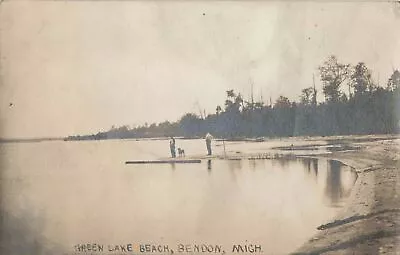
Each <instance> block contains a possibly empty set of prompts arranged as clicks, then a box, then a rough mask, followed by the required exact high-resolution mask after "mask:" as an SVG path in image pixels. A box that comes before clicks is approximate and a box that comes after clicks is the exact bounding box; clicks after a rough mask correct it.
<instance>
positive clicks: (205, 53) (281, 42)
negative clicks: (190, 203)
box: [0, 1, 400, 137]
mask: <svg viewBox="0 0 400 255" xmlns="http://www.w3.org/2000/svg"><path fill="white" fill-rule="evenodd" d="M0 29H1V30H0V52H1V62H0V64H1V69H0V72H1V73H0V74H1V76H0V77H1V87H0V98H1V100H0V123H1V124H2V125H1V130H0V137H36V136H65V135H72V134H87V133H94V132H97V131H101V130H107V129H109V128H110V127H111V126H112V125H116V126H119V125H124V124H127V125H130V126H134V125H138V124H143V123H145V122H148V123H151V122H160V121H164V120H171V121H175V120H177V119H179V117H180V116H182V114H183V113H185V112H195V113H198V108H202V109H205V110H206V112H207V113H213V112H215V108H216V106H217V105H218V104H220V105H221V106H223V102H224V99H225V91H226V90H227V89H235V90H236V91H239V92H241V93H242V94H243V95H244V96H245V97H248V96H249V95H250V88H251V85H250V84H251V83H254V92H255V95H256V97H257V98H259V97H261V95H262V96H263V98H264V100H265V101H269V98H270V97H271V98H272V100H273V101H274V100H275V99H276V98H277V97H278V96H279V95H285V96H288V97H289V99H291V100H297V99H298V96H299V95H300V92H301V90H302V89H303V88H305V87H308V86H311V85H312V76H313V74H315V77H316V85H317V89H321V85H320V81H319V76H318V72H317V67H318V65H320V64H321V63H323V61H324V60H325V59H326V58H327V57H328V56H329V55H330V54H335V55H336V56H337V57H338V59H339V61H341V62H344V63H351V64H356V63H357V62H359V61H363V62H365V63H366V64H367V65H368V66H369V67H370V68H371V69H373V71H374V73H373V77H374V78H375V80H378V78H379V82H380V84H381V85H383V84H384V83H386V81H387V78H388V76H389V75H390V74H391V73H392V71H393V68H400V7H399V6H398V4H397V5H396V4H395V3H390V2H389V3H371V2H363V3H354V2H353V3H324V4H323V3H316V2H313V1H309V2H302V3H295V2H283V3H278V2H261V1H256V2H240V1H235V2H227V1H223V2H210V1H197V2H195V1H192V2H182V1H176V2H161V1H155V2H139V1H134V2H133V1H132V2H131V1H100V2H94V1H83V2H78V1H70V2H68V1H59V2H55V1H41V2H22V1H5V2H3V3H2V4H1V6H0ZM320 96H321V97H320V99H321V100H322V99H323V97H322V95H321V93H320ZM196 102H197V103H196ZM10 103H12V105H10Z"/></svg>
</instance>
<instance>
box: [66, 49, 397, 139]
mask: <svg viewBox="0 0 400 255" xmlns="http://www.w3.org/2000/svg"><path fill="white" fill-rule="evenodd" d="M318 70H319V78H320V80H321V82H322V91H320V92H319V91H317V90H316V89H315V85H314V86H310V87H308V88H304V89H303V90H302V92H301V95H300V96H299V100H298V101H297V102H291V101H290V100H289V99H288V98H287V97H285V96H280V97H279V98H277V99H276V101H275V102H274V103H272V102H270V103H269V104H265V103H264V102H263V101H261V100H257V101H255V100H254V98H253V96H252V97H251V98H250V99H248V100H246V99H244V98H243V96H242V95H241V94H240V93H235V91H234V90H228V91H226V100H225V102H224V104H223V105H218V106H216V108H215V113H214V114H209V115H207V116H202V115H197V114H194V113H187V114H185V115H184V116H182V118H181V119H180V120H178V121H176V122H169V121H166V122H162V123H159V124H155V123H154V124H151V125H147V124H146V125H144V126H138V127H135V128H132V129H131V128H129V127H128V126H122V127H118V128H115V127H113V128H111V129H110V130H109V131H107V132H99V133H97V134H93V135H86V136H70V137H68V138H67V140H82V139H117V138H143V137H165V136H176V137H201V136H204V135H205V134H206V133H207V132H210V133H211V134H213V135H214V136H216V137H224V138H228V139H238V138H245V137H284V136H313V135H323V136H327V135H350V134H387V133H398V132H399V130H400V119H399V117H400V116H399V114H400V72H399V71H398V70H393V73H392V74H391V76H390V77H388V79H387V82H386V84H384V86H379V85H378V84H376V82H375V81H374V80H373V79H372V77H371V74H372V71H371V70H370V69H369V68H368V67H367V66H366V64H365V63H363V62H360V63H357V64H356V65H350V64H343V63H340V62H339V61H338V59H337V58H336V57H335V56H330V57H329V58H328V59H327V60H326V61H325V62H324V63H323V64H322V65H321V66H319V67H318ZM344 91H345V92H344ZM317 93H323V95H324V98H325V100H324V101H323V102H317Z"/></svg>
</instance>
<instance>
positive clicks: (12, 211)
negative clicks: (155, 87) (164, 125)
mask: <svg viewBox="0 0 400 255" xmlns="http://www.w3.org/2000/svg"><path fill="white" fill-rule="evenodd" d="M177 145H178V147H179V146H181V147H183V148H184V149H185V151H186V154H187V156H190V155H198V154H204V153H205V145H204V142H203V141H201V140H185V141H181V140H177ZM276 145H279V142H274V143H268V142H265V143H227V144H226V150H227V151H229V152H230V151H238V150H240V151H242V152H247V151H257V150H263V149H268V148H270V147H272V146H276ZM0 149H1V150H0V153H1V154H0V155H1V162H2V167H1V180H2V201H1V203H2V213H3V225H2V228H1V231H2V233H1V234H2V239H3V240H2V241H3V246H5V247H6V248H3V249H6V251H7V252H8V254H21V253H25V254H46V252H47V253H48V254H72V253H73V252H74V245H76V244H82V243H93V242H95V243H100V244H104V245H108V244H126V243H133V244H139V243H150V244H151V243H153V244H168V245H169V247H171V248H175V247H176V245H177V244H179V243H182V244H202V243H208V244H221V245H223V247H224V248H225V250H226V252H227V253H228V254H229V253H230V251H231V248H232V244H236V243H237V244H245V243H247V244H259V245H261V246H262V249H263V251H264V254H272V253H273V254H285V253H288V252H291V251H293V250H294V249H296V248H297V247H299V246H300V245H301V244H302V243H304V242H305V241H307V240H308V239H309V238H310V237H311V236H312V235H313V234H314V233H315V232H316V227H317V226H318V225H320V224H322V223H325V222H327V221H329V220H330V219H332V217H334V215H335V214H336V213H337V212H338V210H340V207H342V206H343V205H344V203H345V198H346V197H347V196H348V195H349V193H350V190H351V188H352V185H353V184H354V182H355V179H356V174H355V173H354V172H352V171H351V169H350V168H349V167H346V166H344V165H341V164H340V163H339V162H336V161H326V160H316V159H296V160H253V161H252V160H247V159H245V160H240V161H237V160H234V161H232V160H231V161H227V160H217V159H213V160H210V161H208V160H203V161H202V163H201V164H176V165H169V164H166V165H125V164H124V162H125V161H126V160H134V159H155V158H160V157H168V156H169V155H168V153H169V147H168V141H133V140H124V141H90V142H41V143H15V144H2V145H1V147H0ZM214 151H215V152H216V153H222V151H223V149H222V146H221V144H220V143H218V142H215V143H214Z"/></svg>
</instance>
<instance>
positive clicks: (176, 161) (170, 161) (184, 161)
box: [125, 159, 201, 164]
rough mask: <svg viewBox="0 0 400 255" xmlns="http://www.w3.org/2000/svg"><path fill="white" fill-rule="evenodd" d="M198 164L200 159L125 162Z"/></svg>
mask: <svg viewBox="0 0 400 255" xmlns="http://www.w3.org/2000/svg"><path fill="white" fill-rule="evenodd" d="M175 163H176V164H198V163H201V160H200V159H165V160H133V161H125V164H175Z"/></svg>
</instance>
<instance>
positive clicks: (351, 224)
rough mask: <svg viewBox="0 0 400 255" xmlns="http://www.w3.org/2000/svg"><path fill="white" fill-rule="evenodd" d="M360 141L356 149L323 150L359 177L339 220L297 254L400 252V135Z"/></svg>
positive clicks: (323, 230) (327, 224)
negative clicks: (399, 136)
mask: <svg viewBox="0 0 400 255" xmlns="http://www.w3.org/2000/svg"><path fill="white" fill-rule="evenodd" d="M380 138H381V139H382V140H375V141H373V139H371V141H368V139H364V140H360V141H357V140H355V141H354V144H353V145H356V146H359V147H360V149H359V150H356V151H344V152H333V153H331V154H328V155H318V157H326V158H329V159H334V160H339V161H341V162H342V163H344V164H347V165H349V166H351V167H354V169H355V171H356V172H357V174H358V178H357V181H356V183H355V186H354V187H353V190H352V193H351V195H350V197H349V199H348V201H347V204H346V206H345V207H344V208H343V210H342V211H341V212H340V213H339V214H338V215H337V217H336V219H334V220H333V221H331V222H326V223H324V224H322V225H321V226H319V227H318V230H317V231H318V232H317V233H316V235H314V236H313V237H312V238H311V239H310V240H309V241H308V242H306V243H305V244H304V245H303V246H302V247H301V248H300V249H298V250H297V251H296V252H295V253H293V254H399V251H400V247H399V240H400V237H399V233H398V230H399V219H400V200H399V197H398V194H399V188H400V175H399V171H398V170H399V167H400V164H399V159H400V153H399V143H400V139H399V138H398V137H386V138H385V137H380Z"/></svg>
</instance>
